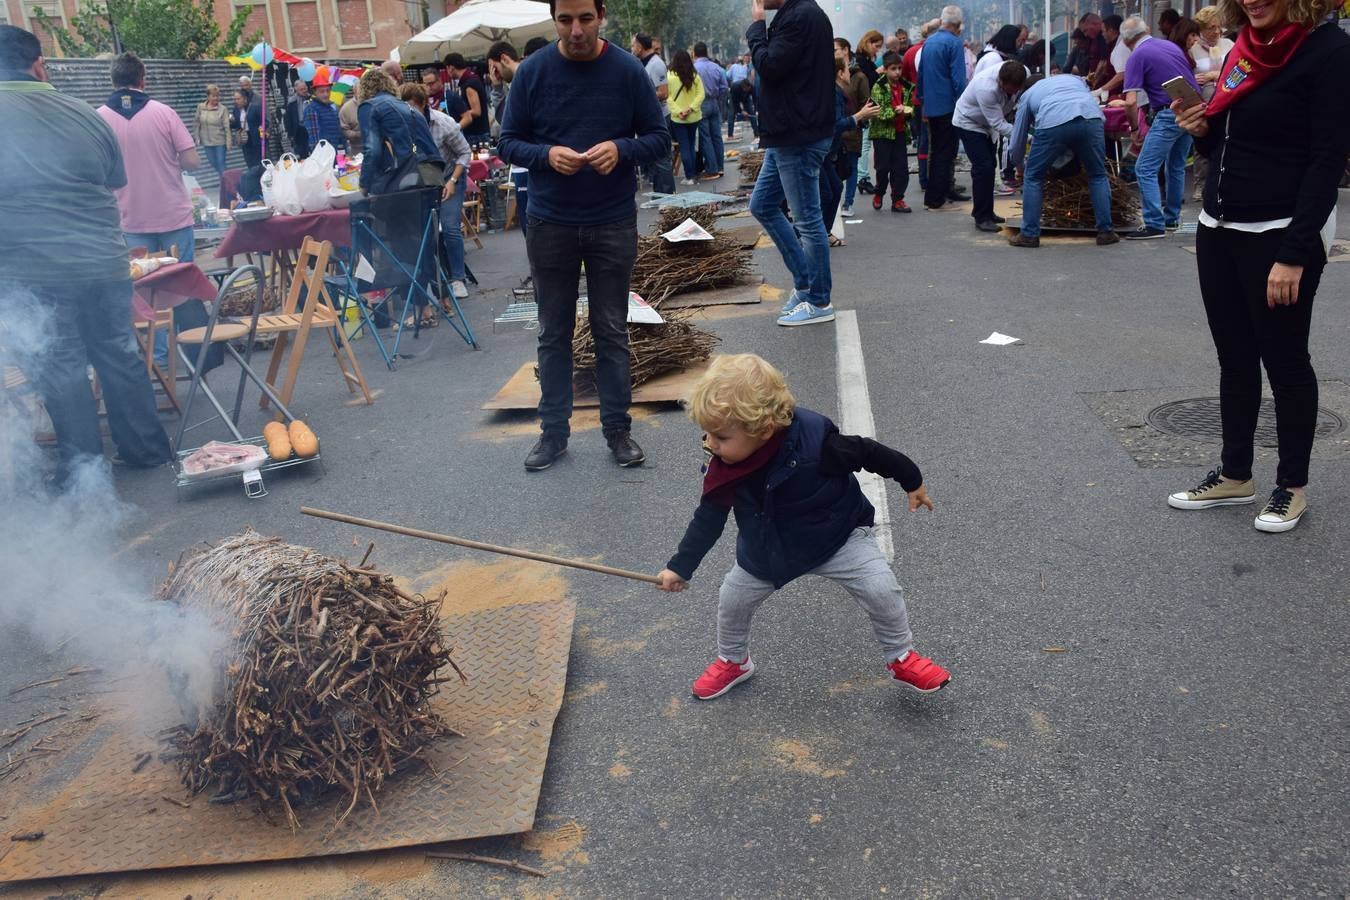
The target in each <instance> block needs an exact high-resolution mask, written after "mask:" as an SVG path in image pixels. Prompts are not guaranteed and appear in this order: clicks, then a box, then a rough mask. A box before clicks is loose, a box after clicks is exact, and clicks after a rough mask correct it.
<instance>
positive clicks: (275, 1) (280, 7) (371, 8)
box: [0, 0, 463, 62]
mask: <svg viewBox="0 0 1350 900" xmlns="http://www.w3.org/2000/svg"><path fill="white" fill-rule="evenodd" d="M79 2H80V0H0V24H9V25H18V26H20V27H21V28H27V29H29V30H30V31H32V32H33V33H35V34H37V35H38V37H39V38H40V39H41V40H42V42H43V50H44V53H45V54H46V55H47V56H49V57H56V56H59V55H60V52H59V49H58V48H57V47H56V46H55V45H54V42H53V41H52V40H51V38H50V36H49V35H46V34H44V33H42V30H41V29H40V28H39V27H37V24H36V23H35V22H34V21H33V17H32V10H33V8H34V7H35V6H36V7H39V8H41V9H42V10H44V11H45V12H46V13H47V14H48V15H50V16H51V17H52V18H54V19H59V20H61V21H64V22H65V23H67V24H69V22H70V19H71V17H72V16H73V15H74V14H75V11H76V9H77V8H78V4H79ZM462 2H463V0H427V5H426V9H425V12H424V10H423V6H422V3H421V2H419V0H256V2H253V3H249V2H248V0H215V4H214V11H215V16H216V21H217V22H219V23H220V27H221V29H222V31H223V30H224V29H225V28H227V27H228V26H229V24H230V19H231V18H233V16H234V13H235V11H236V10H238V9H240V8H242V7H244V6H251V7H252V8H253V9H252V12H251V13H250V15H249V20H248V28H247V29H246V31H245V33H251V32H253V31H255V30H257V31H261V32H262V33H263V34H264V35H265V36H266V37H267V39H268V40H269V41H271V42H272V43H273V44H275V45H276V46H278V47H283V48H285V49H287V50H289V51H291V52H292V53H295V54H298V55H300V56H308V57H311V58H312V59H314V60H316V61H319V62H323V61H327V60H337V59H348V60H350V59H362V60H372V61H375V60H384V59H388V58H389V52H390V51H391V50H393V49H394V48H395V47H397V46H398V45H399V44H401V43H402V42H403V41H405V40H407V39H408V38H409V37H411V36H412V35H414V34H416V33H417V32H419V31H421V30H422V29H423V28H424V27H426V24H427V23H429V22H434V21H436V20H437V19H439V18H441V17H442V16H444V15H446V14H448V13H449V12H453V11H454V10H455V9H456V8H458V6H459V4H460V3H462Z"/></svg>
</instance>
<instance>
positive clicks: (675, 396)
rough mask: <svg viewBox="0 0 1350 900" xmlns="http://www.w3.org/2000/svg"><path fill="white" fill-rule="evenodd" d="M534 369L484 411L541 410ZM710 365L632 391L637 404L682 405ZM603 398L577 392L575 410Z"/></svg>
mask: <svg viewBox="0 0 1350 900" xmlns="http://www.w3.org/2000/svg"><path fill="white" fill-rule="evenodd" d="M534 366H535V364H534V363H532V362H528V363H526V364H525V365H523V366H521V367H520V368H519V369H518V370H517V371H516V374H514V375H512V376H511V379H510V380H509V381H507V382H506V384H504V385H502V389H501V390H499V391H498V392H497V393H496V394H495V395H493V397H492V399H490V400H488V402H486V403H484V404H483V405H482V407H480V408H481V409H488V410H505V409H537V408H538V407H539V381H538V379H536V378H535V377H534ZM707 368H708V367H707V365H706V364H705V365H698V366H695V367H693V368H692V369H685V370H684V371H683V372H671V373H669V374H666V375H662V376H661V377H659V378H653V379H652V380H651V381H648V382H647V383H646V384H643V385H640V386H638V387H635V388H633V402H634V403H679V402H680V401H681V400H683V399H684V398H685V397H687V396H689V391H690V389H691V388H692V387H693V386H694V382H695V381H697V380H698V378H699V376H700V375H702V374H703V373H704V372H705V371H706V370H707ZM599 405H600V398H599V397H598V396H596V395H595V394H583V393H581V392H580V391H578V392H577V394H576V396H575V397H574V398H573V406H574V407H576V408H577V409H585V408H588V407H592V406H599Z"/></svg>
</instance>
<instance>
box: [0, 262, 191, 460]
mask: <svg viewBox="0 0 1350 900" xmlns="http://www.w3.org/2000/svg"><path fill="white" fill-rule="evenodd" d="M21 291H22V293H23V294H31V295H32V296H33V297H34V298H35V301H36V302H37V304H38V305H39V306H40V307H42V308H43V309H44V310H45V311H46V312H47V313H48V314H49V317H48V318H47V319H46V322H45V328H44V330H45V332H46V335H45V341H44V343H45V345H46V346H45V347H43V348H42V349H41V350H40V351H39V354H40V355H39V356H38V358H37V359H34V360H22V362H24V363H25V364H26V368H27V371H28V372H29V374H30V375H32V376H33V384H34V387H36V388H37V391H38V393H39V394H40V395H41V396H42V402H43V405H44V406H45V407H46V408H47V414H48V415H49V416H51V420H52V427H53V428H54V429H55V430H56V445H57V450H58V451H59V453H60V458H61V470H62V471H61V477H62V478H64V477H65V476H66V475H67V474H69V472H70V468H71V466H73V465H74V464H75V463H77V462H80V461H81V460H84V459H89V458H93V457H100V456H102V455H103V438H102V436H101V435H100V434H99V424H98V410H97V407H96V406H95V403H94V394H93V391H92V390H91V389H90V387H89V377H88V375H87V374H86V369H87V367H88V366H89V365H93V367H94V371H95V372H97V373H98V379H99V384H100V385H101V386H102V388H103V403H104V405H105V406H106V407H107V410H108V430H109V431H111V432H112V439H113V443H115V444H116V445H117V451H118V453H119V454H120V455H121V457H122V459H124V460H126V461H127V462H128V463H130V464H131V465H135V466H154V465H158V464H160V463H164V462H168V461H170V460H171V459H173V453H172V451H171V450H170V449H169V438H168V435H166V434H165V433H164V427H163V426H162V425H161V424H160V421H159V414H158V413H157V412H156V410H155V393H154V389H153V388H152V387H151V386H150V377H149V376H148V375H147V374H146V371H145V363H144V362H142V361H141V354H140V348H139V347H138V346H137V344H136V337H135V335H134V334H132V330H131V280H130V279H129V278H123V279H121V280H119V281H99V282H83V283H72V282H60V283H58V284H32V283H28V284H25V285H23V286H22V288H21ZM6 293H7V292H6V290H5V286H4V285H0V296H5V295H6ZM16 293H17V292H16ZM18 349H20V350H22V348H18Z"/></svg>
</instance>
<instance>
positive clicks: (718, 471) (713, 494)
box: [703, 428, 787, 506]
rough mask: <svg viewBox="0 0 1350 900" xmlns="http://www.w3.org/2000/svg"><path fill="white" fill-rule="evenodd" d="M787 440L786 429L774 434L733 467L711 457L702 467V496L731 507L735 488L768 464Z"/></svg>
mask: <svg viewBox="0 0 1350 900" xmlns="http://www.w3.org/2000/svg"><path fill="white" fill-rule="evenodd" d="M786 439H787V429H785V428H780V429H779V430H778V431H776V432H774V434H773V437H771V438H769V439H768V440H767V441H766V442H765V443H764V444H763V446H761V447H760V448H759V449H758V450H756V451H755V452H754V453H751V454H750V455H749V456H747V457H746V458H745V459H743V460H741V461H740V462H738V463H736V464H735V465H734V466H733V465H729V464H727V463H724V462H722V459H721V457H718V456H713V458H712V459H710V460H708V464H707V465H706V466H705V467H704V470H703V471H704V474H703V496H704V498H705V499H707V500H712V501H713V502H714V503H717V504H719V505H721V506H731V505H732V504H733V503H734V502H735V498H736V486H737V485H738V484H740V483H741V482H742V481H744V480H745V479H747V478H749V477H750V476H751V475H753V474H755V473H756V472H758V471H759V470H760V469H762V468H764V467H765V466H767V465H768V464H769V462H770V461H771V460H773V458H774V457H775V456H777V455H778V451H779V450H780V449H782V447H783V441H785V440H786Z"/></svg>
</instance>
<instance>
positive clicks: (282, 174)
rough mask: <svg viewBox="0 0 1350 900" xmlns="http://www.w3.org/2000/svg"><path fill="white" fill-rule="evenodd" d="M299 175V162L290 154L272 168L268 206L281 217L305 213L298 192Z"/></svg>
mask: <svg viewBox="0 0 1350 900" xmlns="http://www.w3.org/2000/svg"><path fill="white" fill-rule="evenodd" d="M299 175H300V161H299V160H298V159H296V158H295V156H294V155H293V154H290V153H287V154H286V155H285V156H283V157H282V158H281V161H280V162H278V163H277V164H276V165H275V166H273V167H272V202H271V203H269V204H268V205H269V206H271V207H272V208H273V209H275V210H276V211H277V212H278V213H280V214H281V215H283V216H298V215H300V213H302V212H304V211H305V208H304V206H303V205H302V204H301V203H300V194H299V192H298V187H299V185H298V178H299ZM263 199H264V201H265V200H266V199H267V198H266V197H264V198H263Z"/></svg>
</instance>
